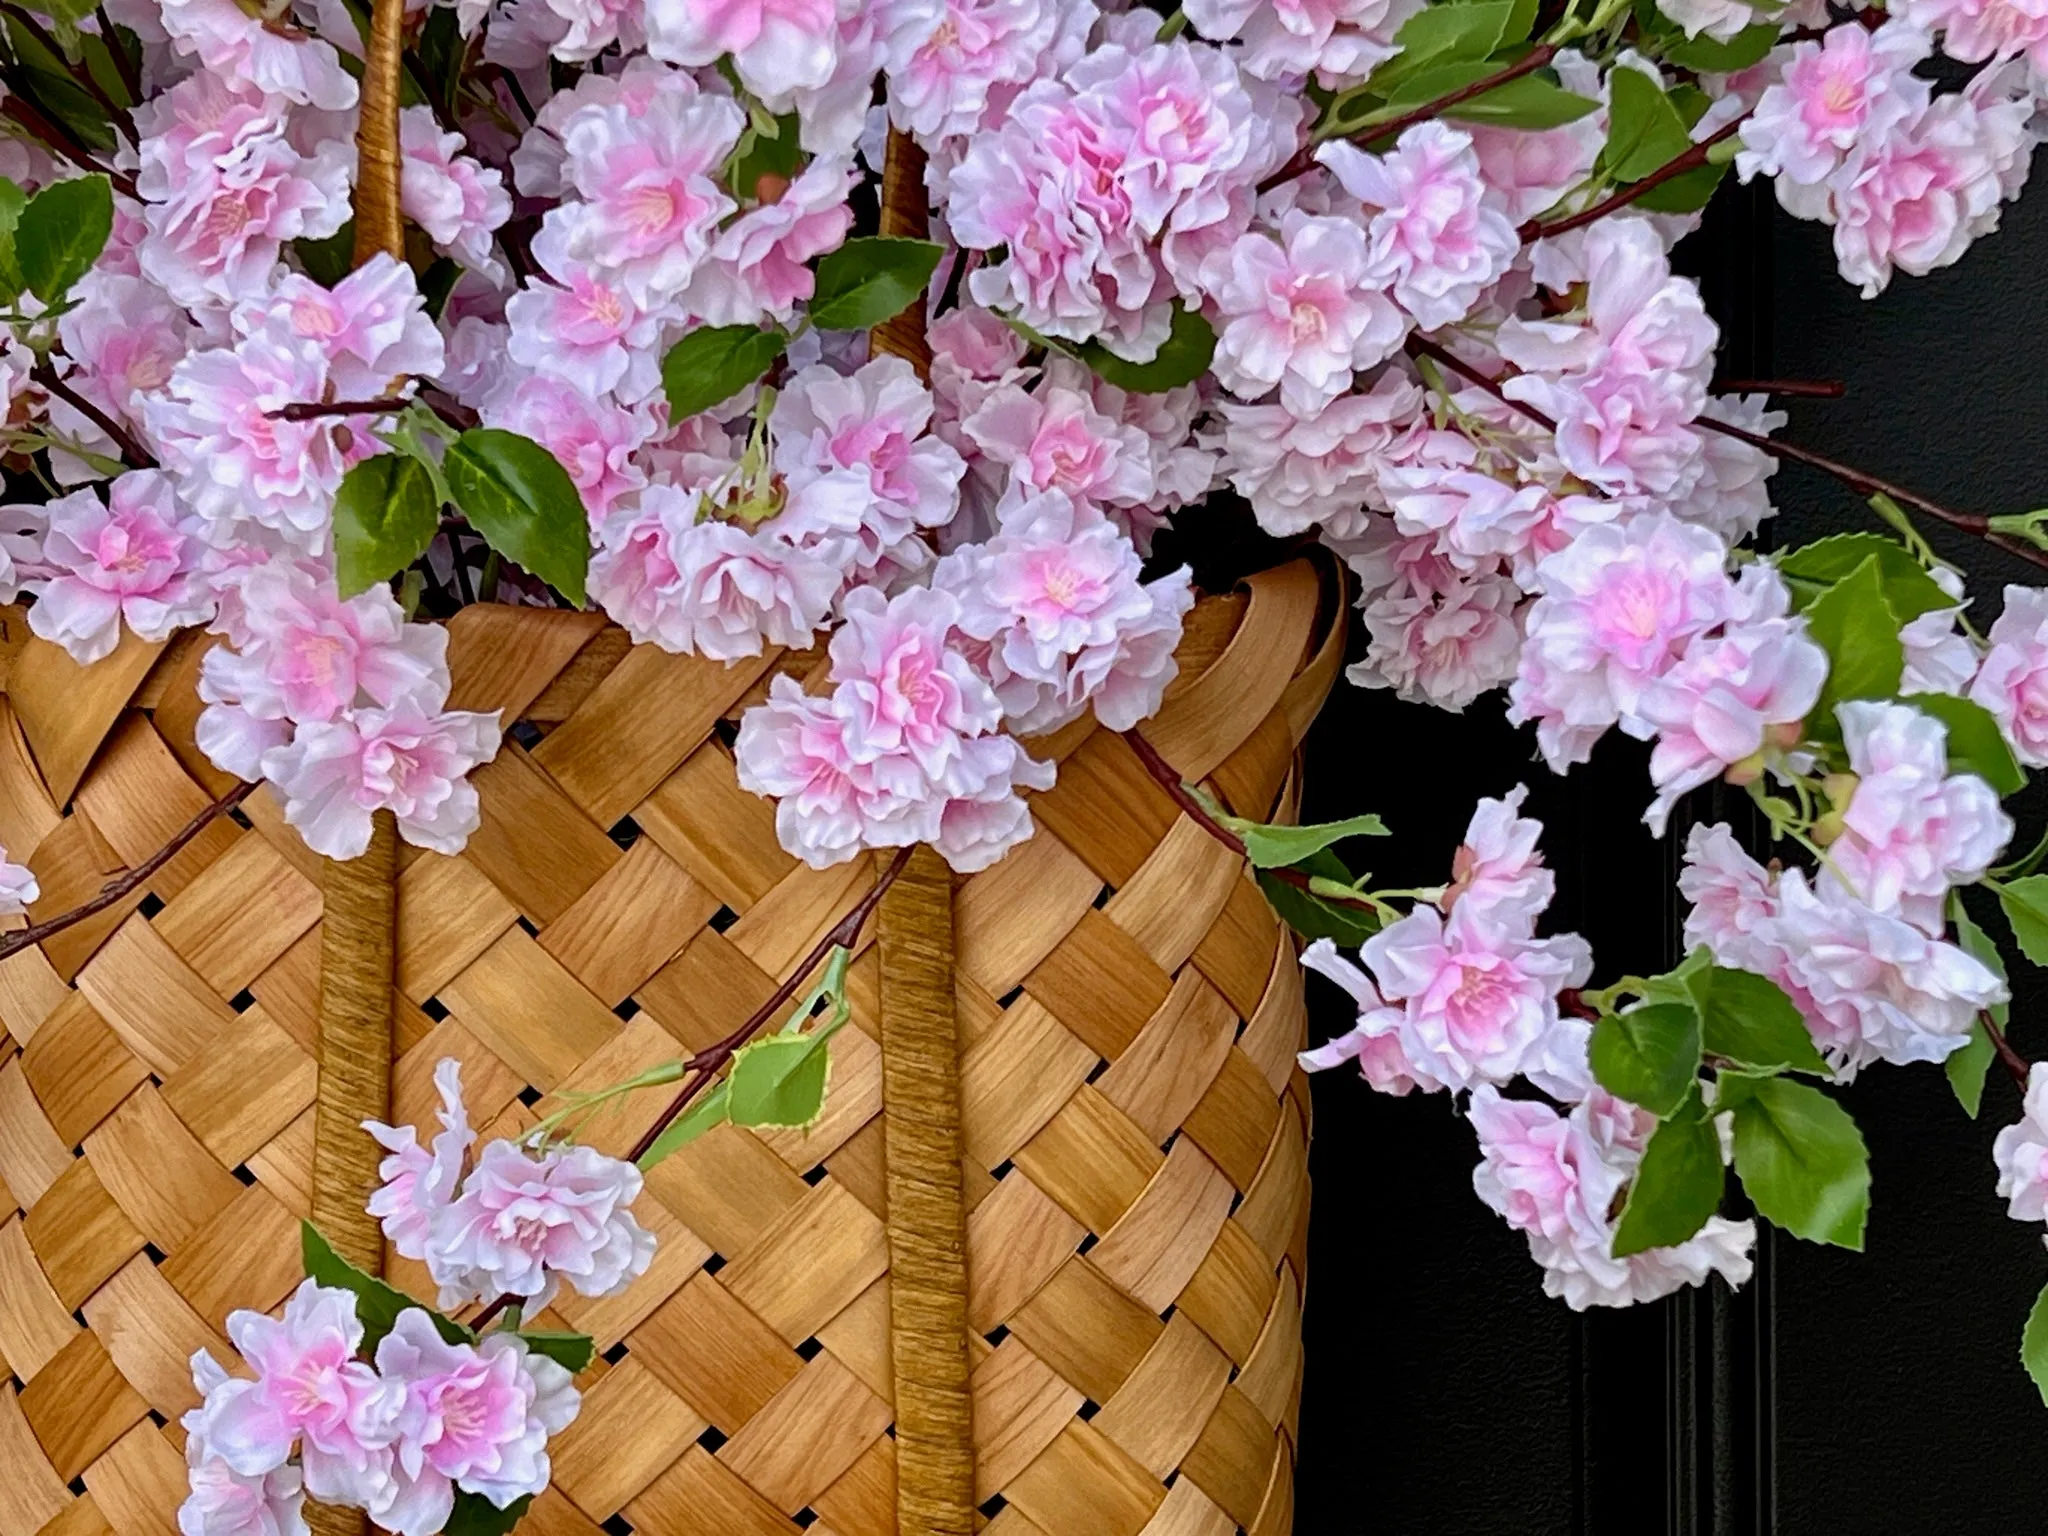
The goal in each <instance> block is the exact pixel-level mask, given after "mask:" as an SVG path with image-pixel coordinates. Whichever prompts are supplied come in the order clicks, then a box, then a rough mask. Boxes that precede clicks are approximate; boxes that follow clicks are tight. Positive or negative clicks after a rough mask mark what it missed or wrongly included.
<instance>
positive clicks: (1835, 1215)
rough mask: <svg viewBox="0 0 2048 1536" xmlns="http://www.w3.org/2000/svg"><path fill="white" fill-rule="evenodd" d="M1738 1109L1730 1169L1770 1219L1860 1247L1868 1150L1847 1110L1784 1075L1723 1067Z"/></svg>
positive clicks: (1812, 1237) (1728, 1100)
mask: <svg viewBox="0 0 2048 1536" xmlns="http://www.w3.org/2000/svg"><path fill="white" fill-rule="evenodd" d="M1721 1107H1725V1108H1728V1109H1732V1110H1733V1111H1734V1112H1735V1172H1736V1174H1737V1175H1738V1176H1739V1177H1740V1178H1741V1180H1742V1187H1743V1189H1744V1190H1745V1191H1747V1193H1748V1195H1749V1198H1750V1202H1751V1203H1752V1204H1753V1205H1755V1206H1756V1208H1757V1210H1758V1211H1759V1212H1761V1213H1762V1214H1763V1215H1764V1217H1765V1218H1767V1219H1768V1220H1769V1221H1770V1222H1771V1223H1772V1224H1773V1225H1775V1226H1780V1227H1783V1228H1784V1229H1785V1230H1786V1231H1787V1232H1790V1233H1792V1234H1793V1235H1794V1236H1796V1237H1803V1238H1806V1239H1807V1240H1808V1241H1809V1242H1816V1243H1832V1244H1834V1245H1835V1246H1836V1247H1838V1248H1852V1249H1855V1250H1857V1251H1858V1252H1860V1251H1861V1250H1862V1248H1863V1226H1864V1223H1865V1221H1866V1220H1867V1219H1868V1217H1869V1215H1870V1154H1869V1152H1868V1151H1867V1150H1866V1149H1865V1147H1864V1145H1863V1133H1862V1132H1861V1131H1859V1130H1857V1129H1856V1122H1855V1121H1854V1120H1852V1119H1850V1118H1849V1112H1848V1111H1847V1110H1845V1109H1843V1108H1842V1106H1841V1105H1839V1104H1837V1103H1836V1102H1835V1101H1834V1100H1833V1099H1831V1098H1829V1097H1828V1096H1827V1095H1826V1094H1824V1093H1822V1092H1821V1091H1820V1090H1819V1089H1818V1088H1815V1087H1812V1086H1810V1085H1808V1084H1806V1083H1800V1082H1794V1081H1792V1080H1791V1079H1789V1078H1783V1077H1750V1076H1747V1075H1744V1074H1741V1073H1736V1072H1723V1073H1722V1074H1721Z"/></svg>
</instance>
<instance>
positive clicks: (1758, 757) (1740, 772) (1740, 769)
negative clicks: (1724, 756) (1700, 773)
mask: <svg viewBox="0 0 2048 1536" xmlns="http://www.w3.org/2000/svg"><path fill="white" fill-rule="evenodd" d="M1763 776H1764V755H1763V753H1761V752H1752V753H1750V754H1749V756H1747V757H1745V758H1744V759H1743V760H1742V761H1741V762H1739V763H1730V764H1729V765H1728V771H1727V772H1726V773H1724V774H1722V775H1721V777H1722V778H1724V779H1726V780H1727V781H1728V782H1729V783H1730V784H1734V785H1736V786H1738V787H1740V786H1741V785H1744V784H1754V783H1755V782H1756V781H1757V780H1758V779H1760V778H1762V777H1763Z"/></svg>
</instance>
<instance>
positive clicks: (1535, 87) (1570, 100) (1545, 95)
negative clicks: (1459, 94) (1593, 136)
mask: <svg viewBox="0 0 2048 1536" xmlns="http://www.w3.org/2000/svg"><path fill="white" fill-rule="evenodd" d="M1453 89H1455V87H1453ZM1599 109H1600V103H1599V102H1597V101H1594V100H1593V99H1592V98H1591V97H1589V96H1581V95H1579V94H1577V93H1576V92H1574V91H1568V90H1566V89H1565V88H1564V87H1563V86H1561V85H1558V84H1557V83H1556V82H1554V81H1551V80H1546V79H1545V78H1544V77H1543V76H1542V75H1540V74H1535V75H1523V76H1521V77H1520V78H1518V79H1514V80H1510V81H1508V82H1507V83H1506V84H1504V85H1497V86H1495V87H1494V88H1493V89H1492V90H1490V91H1485V92H1482V93H1481V94H1480V95H1477V96H1474V97H1472V98H1470V99H1469V100H1467V101H1461V102H1459V103H1458V104H1457V105H1455V106H1451V107H1446V108H1444V111H1443V115H1444V116H1445V117H1452V118H1459V119H1462V120H1463V121H1465V122H1468V123H1492V124H1493V125H1495V126H1496V127H1500V128H1520V129H1524V130H1526V131H1528V132H1532V133H1540V132H1541V131H1542V130H1544V129H1546V128H1560V127H1562V126H1563V125H1564V124H1566V123H1575V122H1577V121H1578V120H1579V119H1580V118H1582V117H1584V116H1586V115H1587V114H1588V113H1590V112H1597V111H1598V110H1599Z"/></svg>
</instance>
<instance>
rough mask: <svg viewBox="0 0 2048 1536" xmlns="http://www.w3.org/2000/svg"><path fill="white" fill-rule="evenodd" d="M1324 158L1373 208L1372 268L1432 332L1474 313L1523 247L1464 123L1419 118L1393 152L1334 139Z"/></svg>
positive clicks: (1319, 152)
mask: <svg viewBox="0 0 2048 1536" xmlns="http://www.w3.org/2000/svg"><path fill="white" fill-rule="evenodd" d="M1316 159H1317V160H1319V161H1320V162H1321V163H1322V164H1324V165H1326V166H1328V167H1329V168H1330V170H1331V171H1332V172H1333V173H1334V174H1335V176H1336V178H1337V180H1338V181H1339V182H1340V183H1341V184H1342V185H1343V187H1344V190H1345V191H1347V192H1349V193H1350V194H1351V195H1352V196H1353V197H1355V198H1357V199H1358V200H1359V201H1360V202H1362V203H1364V204H1365V205H1366V207H1367V209H1368V210H1370V212H1371V222H1370V223H1369V224H1368V225H1367V226H1366V234H1367V238H1368V243H1369V260H1370V263H1371V269H1372V271H1373V272H1374V273H1375V274H1376V275H1378V277H1379V279H1380V280H1381V281H1383V282H1388V283H1390V284H1391V291H1392V293H1393V296H1394V300H1395V302H1396V303H1398V304H1399V305H1400V306H1401V307H1402V308H1403V309H1405V310H1406V311H1407V312H1408V313H1409V314H1410V315H1411V316H1413V317H1414V320H1415V323H1416V324H1417V325H1418V326H1420V327H1421V328H1422V329H1424V330H1426V331H1431V330H1435V329H1436V328H1437V327H1439V326H1444V325H1450V324H1453V323H1455V322H1456V321H1459V320H1462V319H1464V318H1465V316H1466V315H1468V314H1470V313H1471V312H1472V309H1473V307H1474V306H1475V305H1477V304H1478V302H1479V298H1480V295H1481V294H1482V293H1484V292H1485V290H1486V289H1487V288H1488V287H1489V286H1490V285H1491V284H1492V283H1493V281H1494V280H1495V279H1496V278H1498V277H1499V276H1500V275H1501V273H1503V272H1505V271H1506V270H1507V267H1508V263H1509V262H1511V261H1513V260H1514V258H1515V254H1516V252H1518V251H1519V250H1520V249H1521V240H1520V238H1519V237H1518V236H1517V235H1516V234H1515V228H1514V226H1513V225H1512V224H1510V223H1509V222H1508V219H1507V215H1506V214H1505V213H1504V212H1503V211H1502V202H1501V199H1500V196H1499V194H1498V193H1495V192H1493V191H1492V190H1491V189H1490V188H1488V186H1487V185H1486V183H1485V181H1484V180H1482V179H1481V177H1480V174H1479V157H1478V155H1477V154H1475V153H1474V152H1473V148H1472V136H1471V135H1470V134H1468V133H1466V132H1464V131H1463V130H1461V129H1458V128H1453V127H1451V126H1450V125H1449V124H1447V123H1442V122H1427V123H1418V124H1417V125H1416V126H1414V127H1413V128H1410V129H1408V130H1407V131H1406V132H1405V133H1403V134H1402V135H1401V137H1400V140H1399V141H1398V142H1397V143H1396V144H1395V146H1394V148H1393V149H1392V150H1390V151H1388V152H1387V153H1386V154H1384V155H1374V154H1368V153H1366V152H1365V151H1364V150H1362V149H1359V148H1358V147H1357V146H1355V145H1353V144H1350V143H1347V142H1345V141H1343V140H1341V139H1338V140H1332V141H1331V142H1329V143H1326V144H1324V145H1323V146H1322V147H1321V148H1320V149H1318V150H1317V151H1316Z"/></svg>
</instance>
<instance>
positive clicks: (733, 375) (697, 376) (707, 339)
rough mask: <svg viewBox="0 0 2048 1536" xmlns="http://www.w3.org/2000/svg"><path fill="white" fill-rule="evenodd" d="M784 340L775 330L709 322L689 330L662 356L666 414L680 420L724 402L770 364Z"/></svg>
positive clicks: (778, 355)
mask: <svg viewBox="0 0 2048 1536" xmlns="http://www.w3.org/2000/svg"><path fill="white" fill-rule="evenodd" d="M788 345H789V337H788V336H787V335H785V334H784V333H783V332H782V331H780V330H768V331H764V330H761V329H759V328H758V327H756V326H751V325H712V326H704V327H701V328H699V329H697V330H694V331H692V332H690V334H689V335H687V336H685V337H684V338H683V339H682V340H681V341H679V342H677V343H676V344H675V345H674V346H672V347H670V348H669V349H668V355H667V356H666V357H664V358H662V360H661V385H662V390H663V392H664V393H665V394H666V395H667V396H668V414H669V420H671V421H681V420H682V419H683V418H684V417H686V416H695V415H697V414H698V413H699V412H700V411H708V410H710V409H711V408H712V407H713V406H714V405H723V404H724V403H725V402H726V401H728V400H730V399H731V398H732V397H733V396H734V395H736V394H738V393H739V392H740V391H741V390H743V389H745V388H746V387H747V386H748V385H749V384H752V383H753V382H754V381H755V380H757V379H759V378H760V377H761V375H762V374H764V373H766V372H767V371H768V370H769V369H770V368H772V367H774V366H775V360H776V359H777V358H778V357H780V356H782V353H783V350H784V349H785V348H786V347H788Z"/></svg>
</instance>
